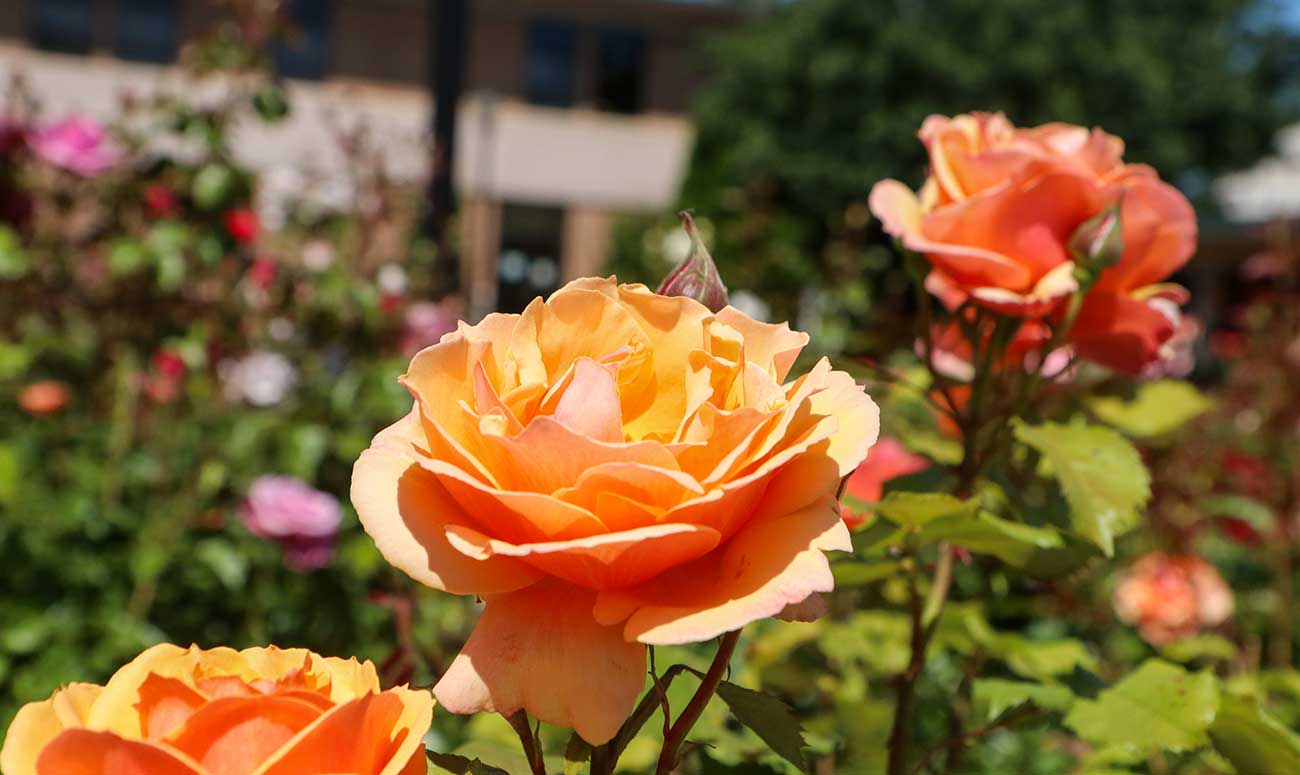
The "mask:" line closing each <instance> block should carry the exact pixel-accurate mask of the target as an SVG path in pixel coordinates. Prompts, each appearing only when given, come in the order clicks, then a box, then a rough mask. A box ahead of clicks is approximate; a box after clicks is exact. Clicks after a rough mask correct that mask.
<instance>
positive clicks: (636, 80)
mask: <svg viewBox="0 0 1300 775" xmlns="http://www.w3.org/2000/svg"><path fill="white" fill-rule="evenodd" d="M644 80H645V36H644V35H642V34H641V33H639V32H635V31H633V30H604V31H602V32H601V33H600V35H599V38H598V39H597V44H596V84H595V96H596V107H597V108H600V109H601V110H612V111H614V112H616V113H637V112H639V111H640V110H641V105H642V103H641V100H642V94H643V89H644V86H643V82H644Z"/></svg>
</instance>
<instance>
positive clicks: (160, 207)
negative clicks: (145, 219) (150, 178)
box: [144, 183, 177, 218]
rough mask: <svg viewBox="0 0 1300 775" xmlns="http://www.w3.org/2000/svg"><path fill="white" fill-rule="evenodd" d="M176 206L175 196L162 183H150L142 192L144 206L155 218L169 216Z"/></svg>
mask: <svg viewBox="0 0 1300 775" xmlns="http://www.w3.org/2000/svg"><path fill="white" fill-rule="evenodd" d="M176 204H177V202H176V194H175V193H174V192H173V191H172V190H171V189H170V188H168V187H167V186H165V185H163V184H162V183H150V184H149V185H148V186H147V187H146V188H145V190H144V206H145V207H146V208H147V209H148V210H149V214H150V215H152V216H153V217H155V218H165V217H167V216H168V215H171V214H172V213H173V212H175V210H176Z"/></svg>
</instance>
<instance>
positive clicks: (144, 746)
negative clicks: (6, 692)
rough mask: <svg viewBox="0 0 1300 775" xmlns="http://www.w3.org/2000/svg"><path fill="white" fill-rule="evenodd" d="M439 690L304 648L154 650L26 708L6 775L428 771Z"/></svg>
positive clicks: (1, 757) (5, 760)
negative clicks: (382, 677) (384, 681)
mask: <svg viewBox="0 0 1300 775" xmlns="http://www.w3.org/2000/svg"><path fill="white" fill-rule="evenodd" d="M432 717H433V699H432V698H431V697H430V696H429V694H428V692H425V691H415V690H412V689H406V688H397V689H390V690H388V691H385V692H381V691H380V690H379V679H378V677H377V676H376V674H375V668H374V665H372V664H371V663H370V662H365V663H361V664H358V663H357V661H356V660H355V659H349V660H342V659H337V658H333V657H320V656H317V655H316V654H313V653H311V652H310V651H307V650H305V649H278V648H276V647H274V646H269V647H267V648H251V649H245V650H244V651H235V650H233V649H228V648H217V649H212V650H211V651H205V650H203V649H200V648H198V647H197V646H191V647H190V648H188V649H182V648H180V647H178V646H173V645H170V644H162V645H158V646H154V647H153V648H151V649H149V650H148V651H145V652H144V653H143V654H141V655H140V656H138V657H136V658H135V660H134V661H132V662H131V663H130V664H127V665H126V666H124V667H122V668H121V669H120V670H118V671H117V672H116V673H115V674H114V675H113V677H112V678H110V679H109V681H108V683H107V684H105V685H104V686H97V685H95V684H87V683H74V684H69V685H68V686H65V687H64V688H62V689H60V690H59V691H57V692H55V693H54V695H53V696H51V697H50V698H49V699H48V700H44V701H42V702H33V703H29V704H27V705H24V706H23V707H22V708H21V709H20V710H19V711H18V715H17V716H15V717H14V720H13V723H12V724H11V725H10V727H9V732H8V733H7V734H6V736H5V741H4V748H3V749H0V770H3V771H4V773H5V775H70V774H71V773H76V775H320V774H321V773H342V772H347V773H356V775H416V773H419V774H420V775H422V774H423V773H424V771H425V769H426V764H425V761H424V746H423V745H422V743H421V738H422V737H423V736H424V733H425V732H426V731H428V728H429V723H430V720H431V719H432Z"/></svg>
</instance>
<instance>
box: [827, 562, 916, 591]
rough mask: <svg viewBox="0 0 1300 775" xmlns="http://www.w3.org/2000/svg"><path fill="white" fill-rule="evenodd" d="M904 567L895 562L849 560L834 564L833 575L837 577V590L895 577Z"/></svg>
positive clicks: (832, 565) (832, 566) (832, 567)
mask: <svg viewBox="0 0 1300 775" xmlns="http://www.w3.org/2000/svg"><path fill="white" fill-rule="evenodd" d="M902 567H903V564H902V563H900V562H896V561H893V560H889V561H886V562H858V561H854V560H847V561H845V562H836V563H832V564H831V575H833V576H834V577H835V586H836V588H839V587H861V586H865V585H867V584H872V583H874V582H877V581H880V580H882V579H887V578H889V577H891V576H894V575H895V574H897V573H898V572H899V571H900V570H901V569H902Z"/></svg>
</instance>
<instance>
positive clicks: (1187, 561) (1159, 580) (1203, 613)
mask: <svg viewBox="0 0 1300 775" xmlns="http://www.w3.org/2000/svg"><path fill="white" fill-rule="evenodd" d="M1114 606H1115V613H1116V614H1117V615H1118V616H1119V618H1120V619H1121V620H1122V621H1124V622H1126V623H1128V624H1132V625H1136V626H1137V628H1138V632H1139V633H1141V635H1142V638H1143V639H1144V640H1146V641H1147V642H1148V643H1150V644H1151V645H1153V646H1163V645H1165V644H1167V643H1172V642H1173V641H1176V640H1178V639H1180V638H1184V637H1187V636H1188V635H1192V634H1194V633H1196V632H1197V631H1198V630H1200V629H1202V628H1204V627H1214V626H1216V625H1218V624H1222V623H1223V622H1224V620H1226V619H1227V618H1228V617H1229V616H1230V615H1231V614H1232V608H1233V602H1232V590H1231V589H1230V588H1229V587H1228V585H1227V584H1226V583H1225V582H1224V581H1223V578H1222V577H1221V576H1220V575H1219V572H1218V571H1217V570H1215V569H1214V566H1213V565H1210V564H1209V563H1207V562H1206V561H1204V560H1202V559H1201V558H1199V557H1191V556H1185V555H1184V556H1170V555H1167V554H1164V553H1162V552H1153V553H1151V554H1148V555H1146V556H1145V557H1143V558H1142V559H1140V560H1138V561H1137V562H1135V563H1134V564H1133V565H1132V567H1130V568H1129V569H1128V571H1127V573H1125V574H1124V577H1123V578H1122V579H1121V580H1120V582H1119V585H1118V586H1116V588H1115V598H1114Z"/></svg>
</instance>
